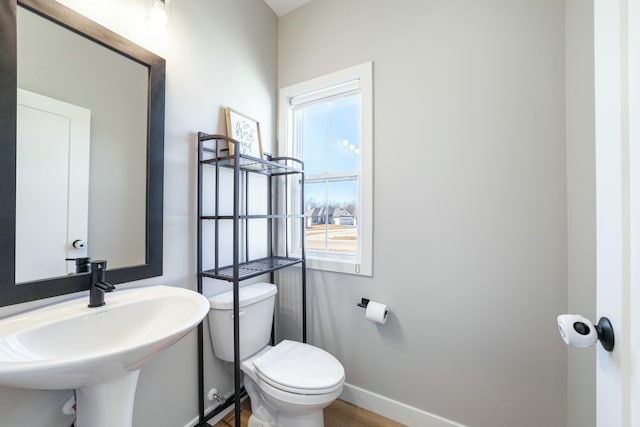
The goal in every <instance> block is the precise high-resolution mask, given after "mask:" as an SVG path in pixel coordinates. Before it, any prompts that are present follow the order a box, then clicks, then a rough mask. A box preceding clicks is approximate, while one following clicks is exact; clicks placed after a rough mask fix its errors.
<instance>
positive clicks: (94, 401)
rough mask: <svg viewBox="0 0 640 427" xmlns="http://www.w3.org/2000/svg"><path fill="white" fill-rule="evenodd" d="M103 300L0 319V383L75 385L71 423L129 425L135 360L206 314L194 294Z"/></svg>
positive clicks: (124, 293)
mask: <svg viewBox="0 0 640 427" xmlns="http://www.w3.org/2000/svg"><path fill="white" fill-rule="evenodd" d="M105 300H106V305H104V306H102V307H98V308H89V307H87V304H88V301H89V297H88V296H83V297H82V298H76V299H72V300H69V301H65V302H61V303H57V304H52V305H49V306H45V307H42V308H39V309H36V310H32V311H28V312H25V313H20V314H17V315H15V316H10V317H7V318H5V319H0V384H2V385H6V386H13V387H21V388H32V389H39V390H65V389H75V390H76V427H114V426H118V427H130V426H131V418H132V414H133V399H134V395H135V390H136V384H137V381H138V374H139V369H140V366H141V365H142V364H144V363H145V362H146V361H147V360H149V359H150V358H151V357H153V356H154V355H156V354H158V353H159V352H160V351H162V350H163V349H165V348H167V347H169V346H170V345H172V344H173V343H175V342H176V341H178V340H179V339H180V338H182V337H184V336H185V335H186V334H187V333H189V331H191V329H193V327H195V326H196V325H198V323H200V322H201V321H202V319H203V318H204V317H205V316H206V315H207V313H208V311H209V302H208V301H207V299H206V298H205V297H204V296H202V295H200V294H199V293H197V292H193V291H190V290H187V289H182V288H174V287H168V286H150V287H144V288H135V289H127V290H118V291H115V292H112V293H109V294H107V295H106V298H105Z"/></svg>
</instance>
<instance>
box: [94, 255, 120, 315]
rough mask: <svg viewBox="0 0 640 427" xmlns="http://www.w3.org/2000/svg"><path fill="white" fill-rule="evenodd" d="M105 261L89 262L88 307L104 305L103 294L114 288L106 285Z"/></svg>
mask: <svg viewBox="0 0 640 427" xmlns="http://www.w3.org/2000/svg"><path fill="white" fill-rule="evenodd" d="M106 278H107V261H91V287H90V288H89V307H101V306H103V305H104V293H105V292H111V291H113V290H114V289H115V288H116V287H115V286H113V285H111V284H109V283H107V281H106Z"/></svg>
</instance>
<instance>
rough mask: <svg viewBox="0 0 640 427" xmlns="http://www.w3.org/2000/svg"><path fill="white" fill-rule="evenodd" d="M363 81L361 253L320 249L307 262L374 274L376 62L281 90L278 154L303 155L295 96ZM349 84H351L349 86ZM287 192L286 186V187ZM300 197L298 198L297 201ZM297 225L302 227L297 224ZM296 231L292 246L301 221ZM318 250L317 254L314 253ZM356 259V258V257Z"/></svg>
mask: <svg viewBox="0 0 640 427" xmlns="http://www.w3.org/2000/svg"><path fill="white" fill-rule="evenodd" d="M355 80H357V81H359V86H360V138H361V140H360V170H359V174H358V176H359V179H358V211H359V216H358V252H357V254H356V256H355V257H350V258H352V259H348V260H347V259H344V257H340V256H337V255H336V256H333V257H332V256H330V255H329V254H330V253H329V252H326V254H327V255H326V256H322V257H319V256H317V252H316V251H313V252H312V253H310V252H309V251H307V253H306V265H307V267H309V268H311V269H316V270H323V271H332V272H339V273H347V274H356V275H362V276H373V63H372V62H365V63H363V64H360V65H356V66H353V67H349V68H346V69H343V70H340V71H336V72H333V73H329V74H325V75H323V76H320V77H317V78H314V79H311V80H307V81H304V82H301V83H297V84H294V85H291V86H287V87H284V88H282V89H280V94H279V100H278V117H279V119H278V137H279V140H278V154H279V155H280V156H289V157H297V158H300V157H301V155H300V154H301V153H300V152H299V147H295V146H294V140H295V138H294V122H295V106H294V105H292V103H291V99H292V98H295V97H301V96H303V95H309V94H312V93H314V92H322V91H323V90H326V89H328V88H336V87H338V86H339V85H342V84H347V83H348V82H352V81H355ZM347 86H348V85H347ZM282 191H284V189H283V190H282ZM289 191H290V194H289V195H288V196H287V197H286V198H284V199H287V200H288V201H289V203H294V206H299V205H300V200H299V196H298V197H297V198H296V193H297V194H299V193H300V192H299V191H295V190H294V189H293V188H291V186H289ZM296 199H297V200H296ZM296 224H298V226H297V227H296ZM292 226H293V230H295V231H294V232H293V233H287V234H289V235H288V239H289V241H288V242H286V244H287V245H288V247H289V248H295V249H294V252H295V251H297V250H298V249H297V246H293V244H294V243H296V241H299V239H300V237H301V236H300V233H304V231H302V230H301V226H300V225H299V222H296V223H293V224H292ZM314 253H315V254H314ZM353 258H355V260H353Z"/></svg>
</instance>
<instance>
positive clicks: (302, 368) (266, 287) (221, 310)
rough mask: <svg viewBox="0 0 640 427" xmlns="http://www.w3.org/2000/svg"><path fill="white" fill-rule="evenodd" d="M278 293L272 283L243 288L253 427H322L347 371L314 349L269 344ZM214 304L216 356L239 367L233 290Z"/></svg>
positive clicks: (243, 350) (243, 354)
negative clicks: (236, 352) (328, 408)
mask: <svg viewBox="0 0 640 427" xmlns="http://www.w3.org/2000/svg"><path fill="white" fill-rule="evenodd" d="M277 292H278V289H277V287H276V286H275V285H274V284H272V283H255V284H251V285H247V286H243V287H241V288H240V289H239V306H240V360H241V365H240V369H241V370H242V372H243V382H244V387H245V389H246V390H247V394H248V395H249V399H250V400H251V412H252V414H251V417H250V418H249V427H322V426H324V418H323V415H322V410H323V409H324V408H325V407H327V406H328V405H329V404H331V402H333V401H334V400H335V399H336V398H338V396H340V393H341V392H342V385H343V383H344V368H343V367H342V365H341V364H340V362H339V361H338V359H336V358H335V357H333V356H332V355H331V354H329V353H327V352H326V351H324V350H322V349H320V348H318V347H314V346H312V345H309V344H303V343H300V342H296V341H289V340H284V341H282V342H280V343H279V344H277V345H276V346H270V345H269V340H270V337H271V327H272V324H273V309H274V305H275V296H276V294H277ZM209 304H210V306H211V309H210V311H209V333H210V334H211V343H212V345H213V352H214V354H215V355H216V357H217V358H218V359H221V360H223V361H226V362H233V291H229V292H225V293H222V294H218V295H214V296H211V297H209Z"/></svg>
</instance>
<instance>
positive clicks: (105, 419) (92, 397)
mask: <svg viewBox="0 0 640 427" xmlns="http://www.w3.org/2000/svg"><path fill="white" fill-rule="evenodd" d="M139 374H140V370H135V371H133V372H128V373H127V374H125V375H123V376H121V377H117V378H114V379H112V380H110V381H106V382H102V383H98V384H93V385H87V386H83V387H80V388H77V389H76V423H75V426H76V427H114V426H118V427H131V423H132V418H133V400H134V397H135V394H136V385H137V384H138V376H139Z"/></svg>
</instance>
